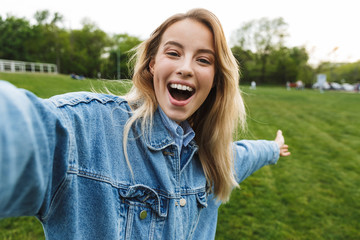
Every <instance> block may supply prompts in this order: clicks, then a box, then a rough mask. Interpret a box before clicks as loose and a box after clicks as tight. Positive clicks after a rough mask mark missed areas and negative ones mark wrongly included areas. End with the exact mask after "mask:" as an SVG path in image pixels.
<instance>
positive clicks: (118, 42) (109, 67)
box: [102, 34, 141, 79]
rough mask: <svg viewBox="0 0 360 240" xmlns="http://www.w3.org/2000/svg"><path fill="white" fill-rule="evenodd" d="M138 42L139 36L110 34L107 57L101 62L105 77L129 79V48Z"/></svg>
mask: <svg viewBox="0 0 360 240" xmlns="http://www.w3.org/2000/svg"><path fill="white" fill-rule="evenodd" d="M140 43H141V40H140V39H139V38H137V37H133V36H129V35H128V34H115V35H114V36H112V38H111V45H112V47H111V48H109V57H108V58H107V59H106V60H105V61H104V62H103V66H102V72H105V73H106V74H107V75H106V76H105V78H108V79H114V78H116V79H131V76H132V72H131V69H132V66H131V65H130V64H131V61H130V59H131V57H132V51H131V50H132V49H133V48H135V47H136V46H137V45H139V44H140Z"/></svg>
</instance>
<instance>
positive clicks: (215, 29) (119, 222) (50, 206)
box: [0, 9, 290, 240]
mask: <svg viewBox="0 0 360 240" xmlns="http://www.w3.org/2000/svg"><path fill="white" fill-rule="evenodd" d="M224 36H225V35H224V32H223V30H222V27H221V25H220V23H219V20H218V19H217V18H216V17H215V15H213V14H212V13H211V12H209V11H207V10H204V9H195V10H191V11H189V12H187V13H185V14H177V15H174V16H172V17H170V18H169V19H168V20H166V21H165V22H164V23H163V24H161V25H160V27H159V28H157V29H156V30H155V32H154V33H153V34H152V35H151V36H150V38H149V39H148V40H146V41H144V42H143V43H142V44H141V45H140V46H139V48H138V49H137V53H136V57H137V62H136V65H135V71H134V76H133V79H132V80H133V87H132V89H131V90H130V92H129V93H128V94H127V95H126V96H123V97H119V96H113V95H107V94H97V93H87V92H79V93H69V94H64V95H59V96H54V97H52V98H50V99H41V98H38V97H36V96H35V95H34V94H32V93H30V92H28V91H25V90H21V89H17V88H15V87H14V86H13V85H11V84H9V83H7V82H1V83H0V116H1V118H0V139H1V141H0V170H1V175H0V217H12V216H23V215H32V216H36V217H37V218H38V219H39V220H40V221H41V223H42V225H43V227H44V231H45V236H46V238H47V239H107V240H108V239H197V240H198V239H206V240H209V239H214V238H215V231H216V223H217V212H218V208H219V206H220V204H221V203H222V202H226V201H228V200H229V197H230V194H231V191H232V190H233V189H234V187H236V186H237V185H238V183H240V182H241V181H243V180H244V179H245V178H247V177H248V176H249V175H251V174H252V173H253V172H255V171H256V170H258V169H260V168H261V167H263V166H265V165H268V164H275V163H276V162H277V160H278V158H279V156H288V155H290V152H289V151H288V146H287V145H285V143H284V137H283V135H282V132H281V131H280V130H279V131H278V132H277V134H276V137H275V140H274V141H266V140H242V141H237V142H233V133H234V131H236V129H237V128H238V126H240V127H241V128H243V129H244V128H245V107H244V103H243V99H242V97H241V95H240V92H239V88H238V87H239V85H238V80H239V75H238V74H239V73H238V66H237V64H236V60H235V58H234V56H233V55H232V53H231V50H230V48H229V47H228V45H227V42H226V39H225V37H224ZM238 120H239V121H238ZM239 122H240V125H239V124H238V123H239Z"/></svg>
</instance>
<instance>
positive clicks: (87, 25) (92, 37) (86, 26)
mask: <svg viewBox="0 0 360 240" xmlns="http://www.w3.org/2000/svg"><path fill="white" fill-rule="evenodd" d="M106 46H109V38H108V36H107V35H106V33H105V32H103V31H102V30H100V29H99V28H98V27H97V26H96V25H95V24H94V23H91V22H89V21H84V22H83V28H82V29H81V30H72V31H71V32H70V36H69V49H67V59H66V62H67V65H66V70H65V71H66V72H67V73H71V72H74V73H76V74H81V75H84V76H87V77H96V76H97V73H98V72H100V70H101V68H100V66H101V55H102V53H103V49H104V48H105V47H106Z"/></svg>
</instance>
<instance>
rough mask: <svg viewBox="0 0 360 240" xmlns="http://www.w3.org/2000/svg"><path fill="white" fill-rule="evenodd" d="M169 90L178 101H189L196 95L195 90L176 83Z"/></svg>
mask: <svg viewBox="0 0 360 240" xmlns="http://www.w3.org/2000/svg"><path fill="white" fill-rule="evenodd" d="M168 90H169V93H170V95H171V97H173V98H174V99H175V100H177V101H184V100H187V99H189V98H190V97H191V96H192V95H194V93H195V90H194V89H193V88H191V87H189V86H186V85H182V84H175V83H172V84H169V85H168Z"/></svg>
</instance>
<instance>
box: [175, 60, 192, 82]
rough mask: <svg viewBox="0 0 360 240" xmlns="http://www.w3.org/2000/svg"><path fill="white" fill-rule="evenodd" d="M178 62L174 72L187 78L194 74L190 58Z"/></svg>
mask: <svg viewBox="0 0 360 240" xmlns="http://www.w3.org/2000/svg"><path fill="white" fill-rule="evenodd" d="M179 63H180V64H179V68H178V70H177V72H176V74H177V75H179V76H181V77H182V78H189V77H192V76H193V75H194V71H193V68H192V65H191V59H186V58H185V59H183V60H182V61H180V62H179Z"/></svg>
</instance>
